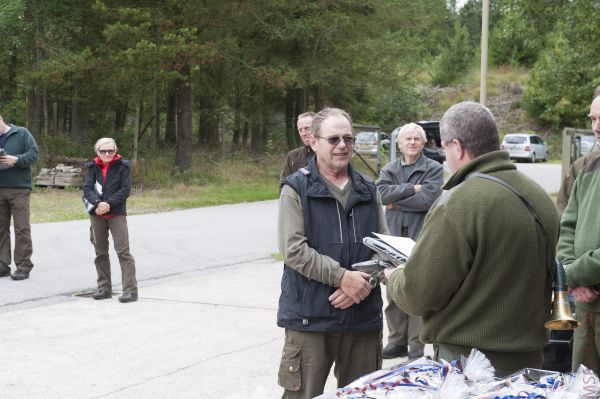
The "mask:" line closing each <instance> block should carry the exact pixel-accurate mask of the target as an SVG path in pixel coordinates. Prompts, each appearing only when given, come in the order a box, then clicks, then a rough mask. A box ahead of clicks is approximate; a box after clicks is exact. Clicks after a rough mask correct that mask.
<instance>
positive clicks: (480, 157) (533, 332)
mask: <svg viewBox="0 0 600 399" xmlns="http://www.w3.org/2000/svg"><path fill="white" fill-rule="evenodd" d="M440 135H441V139H442V143H443V144H444V146H443V147H444V149H445V153H446V161H447V163H448V167H449V168H450V170H451V171H452V172H454V173H453V175H452V176H451V177H450V178H449V179H448V181H447V183H446V184H445V186H444V187H443V188H444V190H445V191H443V193H442V195H441V197H440V198H439V199H438V200H437V201H436V203H434V205H433V206H432V208H431V209H430V211H429V213H428V215H427V216H426V218H425V224H424V227H423V230H422V232H421V235H420V236H419V240H418V241H417V243H416V245H415V247H414V249H413V251H412V254H411V256H410V257H409V259H408V261H407V263H406V265H405V268H404V269H396V270H394V271H392V272H391V273H390V272H386V273H385V274H386V276H387V277H388V279H389V282H388V290H389V293H390V296H391V297H392V298H393V299H394V302H395V303H396V305H398V306H399V307H400V308H401V309H403V310H404V311H406V312H408V313H410V314H412V315H417V316H422V317H423V326H422V329H421V334H420V338H421V341H422V342H423V343H429V344H433V345H434V350H435V356H436V358H437V359H444V360H446V361H453V360H456V359H460V356H461V355H465V356H468V355H469V354H470V352H471V350H472V349H473V348H476V349H478V350H479V351H481V352H483V353H484V354H485V355H486V356H487V358H488V359H489V360H490V362H491V364H492V366H493V367H494V368H495V371H496V376H504V375H507V374H510V373H512V372H514V371H516V370H519V369H521V368H526V367H529V368H541V366H542V363H543V348H544V346H545V345H546V343H547V342H548V332H547V330H546V328H545V327H544V323H545V322H546V321H547V320H549V317H550V309H551V295H552V276H553V275H554V254H555V248H556V237H557V233H558V214H557V211H556V207H555V206H554V203H553V202H552V200H551V199H550V197H549V196H548V194H546V192H545V191H544V189H543V188H542V187H540V186H539V185H538V184H537V183H535V182H534V181H533V180H531V179H530V178H528V177H527V176H525V175H523V174H522V173H521V172H519V171H518V170H517V168H516V166H515V164H514V163H513V162H511V161H510V159H509V154H508V152H506V151H500V140H499V138H498V128H497V126H496V122H495V120H494V116H493V115H492V113H491V112H490V110H489V109H487V108H486V107H484V106H483V105H481V104H478V103H475V102H471V101H465V102H461V103H458V104H456V105H453V106H452V107H450V109H448V111H446V113H445V114H444V116H443V118H442V119H441V121H440ZM476 172H477V173H479V174H480V175H475V173H476ZM481 174H482V175H484V176H482V175H481ZM489 177H492V178H495V179H500V180H502V181H503V182H504V183H507V184H509V185H510V186H512V187H513V188H514V189H515V190H516V191H518V192H519V193H520V195H522V196H523V197H524V198H525V199H527V201H528V202H529V203H530V204H531V206H532V208H533V209H534V211H535V213H536V214H537V216H538V217H539V220H540V222H541V225H542V226H543V227H544V230H545V231H546V236H544V233H543V232H542V229H541V228H540V227H539V226H538V224H537V223H536V220H535V219H534V217H533V216H532V215H531V213H530V212H529V210H528V207H527V205H526V204H525V203H524V202H523V200H522V199H521V198H519V196H517V194H515V193H514V192H513V191H511V189H509V188H508V187H506V186H504V185H503V183H502V182H499V181H498V180H496V181H493V180H489V179H488V178H489ZM546 238H547V240H548V241H546ZM549 267H550V270H549Z"/></svg>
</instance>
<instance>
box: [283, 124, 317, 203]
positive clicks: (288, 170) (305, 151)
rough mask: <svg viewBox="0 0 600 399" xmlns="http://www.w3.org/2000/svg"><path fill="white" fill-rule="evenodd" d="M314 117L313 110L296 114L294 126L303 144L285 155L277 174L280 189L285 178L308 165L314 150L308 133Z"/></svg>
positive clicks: (310, 135)
mask: <svg viewBox="0 0 600 399" xmlns="http://www.w3.org/2000/svg"><path fill="white" fill-rule="evenodd" d="M314 117H315V113H314V112H305V113H303V114H300V115H298V122H297V123H296V126H297V127H298V134H299V135H300V140H302V143H303V145H302V147H299V148H296V149H294V150H292V151H290V152H288V153H287V155H286V156H285V161H283V168H282V170H281V175H280V176H279V190H280V191H281V188H282V187H283V181H284V180H285V178H286V177H288V176H289V175H291V174H292V173H294V172H295V171H297V170H298V169H300V168H303V167H305V166H306V165H308V160H309V159H310V158H311V157H312V156H313V155H314V152H313V150H312V148H311V147H310V138H311V137H312V134H311V133H310V125H311V123H312V120H313V118H314Z"/></svg>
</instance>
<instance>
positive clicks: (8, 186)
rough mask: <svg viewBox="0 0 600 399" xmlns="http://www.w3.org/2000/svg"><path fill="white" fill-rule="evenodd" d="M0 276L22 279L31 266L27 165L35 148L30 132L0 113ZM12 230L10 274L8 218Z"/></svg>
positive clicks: (35, 151) (36, 149)
mask: <svg viewBox="0 0 600 399" xmlns="http://www.w3.org/2000/svg"><path fill="white" fill-rule="evenodd" d="M0 148H3V149H4V151H5V153H6V154H5V155H2V156H0V277H6V276H11V278H12V279H13V280H25V279H27V278H29V273H30V272H31V269H32V268H33V263H32V262H31V255H32V254H33V245H32V241H31V223H30V221H29V197H30V194H31V188H32V184H31V182H32V175H31V165H33V164H34V163H35V162H37V160H38V157H39V154H38V147H37V145H36V143H35V140H34V138H33V136H32V134H31V133H30V132H29V131H28V130H27V129H25V128H24V127H21V126H15V125H11V124H7V123H5V122H4V119H3V118H2V116H1V115H0ZM11 217H12V219H13V225H14V229H15V250H14V261H15V266H16V270H15V272H14V273H13V274H12V275H11V274H10V264H11V247H10V219H11Z"/></svg>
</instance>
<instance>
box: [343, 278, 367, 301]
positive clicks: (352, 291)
mask: <svg viewBox="0 0 600 399" xmlns="http://www.w3.org/2000/svg"><path fill="white" fill-rule="evenodd" d="M369 277H370V276H369V274H367V273H363V272H359V271H349V270H346V271H345V272H344V275H343V276H342V282H341V283H340V288H341V289H342V291H344V294H346V295H347V296H349V297H350V298H351V299H352V301H354V303H360V302H361V301H362V300H363V299H365V298H366V297H367V296H368V295H369V294H370V293H371V286H370V285H369Z"/></svg>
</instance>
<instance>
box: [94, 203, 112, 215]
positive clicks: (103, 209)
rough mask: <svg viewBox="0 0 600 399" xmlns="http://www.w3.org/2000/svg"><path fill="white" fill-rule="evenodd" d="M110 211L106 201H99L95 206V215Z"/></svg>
mask: <svg viewBox="0 0 600 399" xmlns="http://www.w3.org/2000/svg"><path fill="white" fill-rule="evenodd" d="M108 211H110V205H109V204H108V202H100V203H99V204H98V206H97V207H96V215H98V216H100V215H104V214H105V213H106V212H108Z"/></svg>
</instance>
